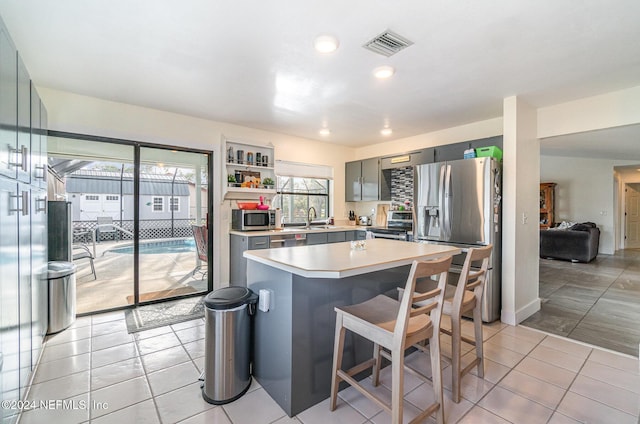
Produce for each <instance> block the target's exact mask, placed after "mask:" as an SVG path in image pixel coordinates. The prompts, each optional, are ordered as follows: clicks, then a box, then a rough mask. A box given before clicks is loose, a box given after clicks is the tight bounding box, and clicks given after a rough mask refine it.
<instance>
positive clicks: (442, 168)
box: [435, 163, 447, 239]
mask: <svg viewBox="0 0 640 424" xmlns="http://www.w3.org/2000/svg"><path fill="white" fill-rule="evenodd" d="M446 172H447V164H446V163H443V164H442V165H440V181H439V183H438V214H437V215H436V217H435V219H436V223H437V224H438V225H437V226H438V227H440V232H441V233H440V234H441V235H442V236H444V237H445V239H446V234H445V233H444V232H445V230H446V225H445V221H444V220H445V209H444V208H445V201H446V199H445V193H444V180H445V177H446ZM440 220H442V222H440ZM440 238H441V239H442V237H440Z"/></svg>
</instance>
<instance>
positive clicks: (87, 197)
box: [84, 194, 100, 200]
mask: <svg viewBox="0 0 640 424" xmlns="http://www.w3.org/2000/svg"><path fill="white" fill-rule="evenodd" d="M84 200H100V196H98V195H97V194H87V195H85V196H84Z"/></svg>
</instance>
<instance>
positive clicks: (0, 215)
mask: <svg viewBox="0 0 640 424" xmlns="http://www.w3.org/2000/svg"><path fill="white" fill-rule="evenodd" d="M46 116H47V115H46V110H45V109H44V107H43V105H42V103H41V101H40V98H39V97H38V96H37V93H36V91H35V89H34V87H33V86H32V83H31V79H30V77H29V73H28V72H27V69H26V67H25V66H24V64H23V63H22V60H21V59H20V57H19V55H18V53H17V51H16V49H15V47H14V45H13V43H12V41H11V37H10V36H9V33H8V32H7V29H6V28H5V26H4V24H3V23H2V20H1V19H0V251H1V252H3V253H2V260H0V276H2V277H1V278H0V357H1V358H2V359H1V363H2V366H1V367H0V399H2V400H9V401H11V400H19V399H21V398H24V395H25V394H26V392H27V390H28V384H29V382H30V381H31V377H32V371H33V368H34V367H35V364H37V362H38V359H39V357H40V355H41V352H42V346H43V341H44V337H45V333H46V329H47V316H48V302H47V280H46V275H47V260H48V255H47V210H46V204H47V202H46V200H47V191H46V190H47V186H46V181H45V179H44V178H45V176H44V175H45V174H44V172H46V165H47V157H46V156H47V140H46V128H47V119H46ZM32 147H33V148H35V150H36V151H37V154H35V155H33V154H32V151H33V149H32ZM32 159H33V160H32ZM34 161H35V163H34ZM36 166H40V167H41V171H40V175H41V176H43V177H42V178H41V179H40V180H38V179H37V178H35V176H36V174H34V170H35V169H38V168H36ZM15 412H16V410H12V409H7V408H5V409H2V410H1V411H0V421H1V422H2V423H3V424H13V423H15V421H16V420H17V418H18V415H17V414H15Z"/></svg>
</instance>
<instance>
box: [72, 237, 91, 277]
mask: <svg viewBox="0 0 640 424" xmlns="http://www.w3.org/2000/svg"><path fill="white" fill-rule="evenodd" d="M71 259H72V260H73V261H74V262H75V261H79V260H80V259H89V264H90V265H91V273H92V274H93V279H94V280H97V279H98V275H97V274H96V267H95V265H94V264H93V260H94V259H95V257H94V256H93V254H92V253H91V250H89V248H88V247H87V246H85V245H84V244H80V245H74V246H73V252H72V254H71Z"/></svg>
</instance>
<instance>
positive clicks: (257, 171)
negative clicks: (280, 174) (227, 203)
mask: <svg viewBox="0 0 640 424" xmlns="http://www.w3.org/2000/svg"><path fill="white" fill-rule="evenodd" d="M223 144H224V149H225V151H224V155H225V166H224V167H223V169H224V173H225V175H224V176H223V184H224V186H223V190H222V191H223V193H224V198H225V199H254V198H258V197H259V196H267V197H271V196H273V195H274V194H276V188H275V180H276V176H275V171H274V163H275V157H274V153H275V150H274V148H273V146H272V145H269V144H258V143H253V142H246V141H237V140H225V142H224V143H223Z"/></svg>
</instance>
